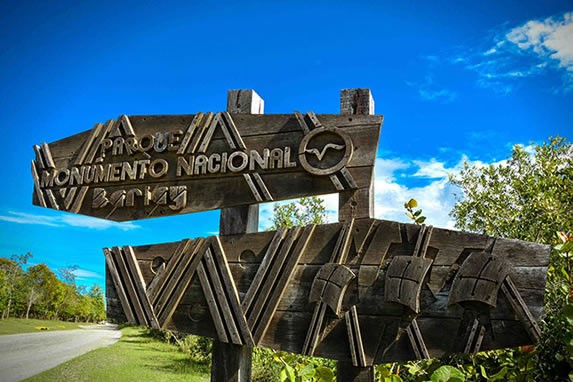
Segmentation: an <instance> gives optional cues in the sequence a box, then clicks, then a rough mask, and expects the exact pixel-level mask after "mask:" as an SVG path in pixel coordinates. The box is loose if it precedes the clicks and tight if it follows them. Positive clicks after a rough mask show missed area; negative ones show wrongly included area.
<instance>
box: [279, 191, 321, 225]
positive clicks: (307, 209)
mask: <svg viewBox="0 0 573 382" xmlns="http://www.w3.org/2000/svg"><path fill="white" fill-rule="evenodd" d="M325 222H326V207H325V206H324V200H322V199H320V198H319V197H316V196H310V197H306V198H301V199H299V200H297V201H294V202H291V203H287V204H282V205H281V204H278V203H275V205H274V207H273V225H272V226H271V229H272V230H277V229H279V228H291V227H294V226H305V225H309V224H324V223H325Z"/></svg>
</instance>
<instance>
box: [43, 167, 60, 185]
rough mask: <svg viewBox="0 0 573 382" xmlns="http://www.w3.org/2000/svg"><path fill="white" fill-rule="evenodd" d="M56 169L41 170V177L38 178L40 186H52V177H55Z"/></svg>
mask: <svg viewBox="0 0 573 382" xmlns="http://www.w3.org/2000/svg"><path fill="white" fill-rule="evenodd" d="M56 173H57V171H56V170H44V171H42V178H41V179H40V187H42V188H46V187H53V186H54V178H55V177H56Z"/></svg>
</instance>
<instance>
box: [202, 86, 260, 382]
mask: <svg viewBox="0 0 573 382" xmlns="http://www.w3.org/2000/svg"><path fill="white" fill-rule="evenodd" d="M264 105H265V103H264V101H263V99H262V98H261V97H260V96H259V95H258V94H257V93H256V92H255V91H254V90H231V91H229V94H228V96H227V112H229V113H231V114H232V115H233V114H263V113H264ZM219 227H220V228H219V234H220V235H221V236H225V235H238V234H243V233H251V232H257V231H258V228H259V205H258V204H249V205H245V206H238V207H229V208H223V209H222V210H221V220H220V223H219ZM211 361H212V362H211V380H212V381H229V382H249V381H250V380H251V364H252V347H249V346H247V345H235V344H232V343H227V342H221V341H218V340H217V339H215V340H214V341H213V354H212V358H211Z"/></svg>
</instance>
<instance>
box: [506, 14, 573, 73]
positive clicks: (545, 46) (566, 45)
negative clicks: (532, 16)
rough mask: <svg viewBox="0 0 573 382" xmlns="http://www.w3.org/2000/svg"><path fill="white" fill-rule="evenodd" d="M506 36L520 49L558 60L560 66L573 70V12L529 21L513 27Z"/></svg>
mask: <svg viewBox="0 0 573 382" xmlns="http://www.w3.org/2000/svg"><path fill="white" fill-rule="evenodd" d="M505 37H506V39H507V40H508V41H510V42H512V43H513V44H515V45H517V46H518V47H519V48H520V49H522V50H526V51H531V52H533V53H534V54H536V55H538V56H540V57H543V58H548V59H552V60H556V61H557V62H558V64H559V67H561V68H564V69H566V70H567V71H570V72H573V12H568V13H565V14H564V15H563V16H562V17H549V18H546V19H545V20H542V21H539V20H531V21H528V22H526V23H525V24H523V25H521V26H519V27H517V28H513V29H512V30H511V31H509V33H507V35H506V36H505Z"/></svg>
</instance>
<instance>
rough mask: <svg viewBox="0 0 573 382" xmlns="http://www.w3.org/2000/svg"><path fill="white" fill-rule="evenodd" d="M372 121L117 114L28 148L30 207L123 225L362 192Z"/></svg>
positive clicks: (368, 170) (373, 139)
mask: <svg viewBox="0 0 573 382" xmlns="http://www.w3.org/2000/svg"><path fill="white" fill-rule="evenodd" d="M381 124H382V117H381V116H370V115H315V114H314V113H312V112H308V113H307V114H306V115H302V114H300V113H298V112H295V113H294V114H277V115H253V114H229V113H227V112H221V113H216V114H214V113H197V114H195V115H179V116H131V117H128V116H125V115H123V116H121V117H120V118H118V119H117V120H115V121H114V120H110V121H108V122H106V123H103V124H102V123H98V124H96V125H95V126H94V127H93V129H92V130H90V131H85V132H83V133H80V134H77V135H74V136H72V137H69V138H66V139H62V140H60V141H57V142H54V143H51V144H49V145H48V144H45V143H43V144H41V145H40V146H35V147H34V149H35V152H36V159H35V160H34V161H33V162H32V175H33V178H34V191H35V192H34V196H33V202H34V204H36V205H39V206H42V207H48V208H53V209H57V210H64V211H69V212H74V213H79V214H84V215H89V216H95V217H99V218H104V219H109V220H116V221H126V220H136V219H145V218H150V217H156V216H168V215H174V214H181V213H189V212H196V211H204V210H210V209H218V208H223V207H231V206H238V205H246V204H252V203H260V202H266V201H273V200H281V199H288V198H295V197H301V196H308V195H317V194H324V193H332V192H340V191H345V190H357V189H363V188H368V187H370V184H371V179H372V174H373V166H374V161H375V157H376V149H377V144H378V137H379V134H380V126H381Z"/></svg>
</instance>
